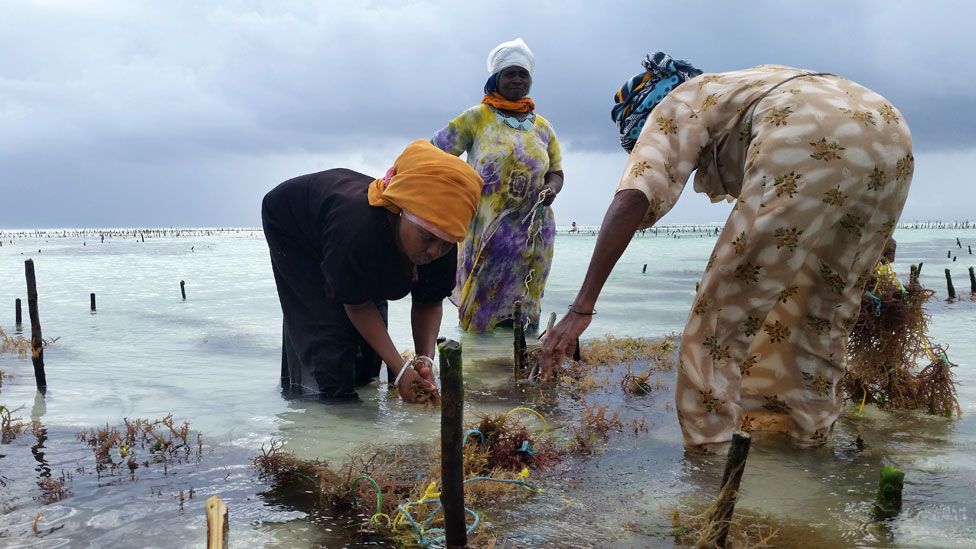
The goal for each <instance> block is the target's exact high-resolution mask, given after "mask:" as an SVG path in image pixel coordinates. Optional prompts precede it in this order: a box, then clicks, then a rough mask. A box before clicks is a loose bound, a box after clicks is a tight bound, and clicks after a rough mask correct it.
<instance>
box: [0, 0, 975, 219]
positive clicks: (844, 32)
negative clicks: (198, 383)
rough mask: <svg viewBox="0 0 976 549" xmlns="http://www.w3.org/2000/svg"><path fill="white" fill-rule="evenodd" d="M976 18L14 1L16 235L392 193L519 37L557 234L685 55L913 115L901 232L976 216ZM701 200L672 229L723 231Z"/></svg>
mask: <svg viewBox="0 0 976 549" xmlns="http://www.w3.org/2000/svg"><path fill="white" fill-rule="evenodd" d="M974 20H976V3H974V2H970V1H958V2H942V1H938V0H928V1H927V2H920V1H911V2H896V1H890V0H887V1H880V2H855V1H823V0H817V1H811V0H804V1H798V2H785V1H780V2H749V1H738V2H729V1H714V2H710V1H697V2H692V1H680V2H678V1H675V2H663V1H650V0H643V1H637V2H624V3H614V2H593V1H579V2H574V1H558V2H555V1H554V2H530V1H518V2H493V1H490V0H485V1H482V2H458V1H443V2H440V1H433V2H364V1H350V2H329V1H312V0H309V1H298V0H295V1H284V0H267V1H225V2H202V1H174V0H168V1H158V2H140V1H135V0H118V1H115V0H98V1H83V0H39V1H22V0H0V227H4V228H33V227H81V226H89V227H94V226H258V225H260V213H259V210H260V201H261V197H262V196H263V195H264V193H265V192H267V191H268V190H269V189H270V188H272V187H273V186H274V185H276V184H277V183H279V182H281V181H283V180H285V179H288V178H290V177H293V176H296V175H300V174H303V173H309V172H313V171H319V170H323V169H327V168H331V167H338V166H342V167H349V168H353V169H357V170H360V171H363V172H365V173H370V174H382V173H383V172H384V171H385V170H386V168H387V167H388V166H389V165H390V164H391V163H392V161H393V159H394V158H395V157H396V155H397V153H398V152H399V151H400V150H401V149H402V147H403V146H404V145H405V144H406V143H407V142H408V141H410V140H412V139H415V138H418V137H420V138H428V137H429V136H430V135H431V134H432V133H433V132H434V131H436V130H437V129H438V128H440V127H442V126H443V125H445V124H446V123H447V121H448V120H450V119H451V118H452V117H453V116H454V115H456V114H457V113H459V112H461V111H462V110H464V109H465V108H467V107H469V106H471V105H474V104H476V103H478V102H479V101H480V99H481V93H482V92H481V89H482V86H483V84H484V81H485V79H486V77H487V76H488V75H487V70H486V68H485V57H486V55H487V53H488V51H489V50H490V49H491V48H492V47H493V46H494V45H495V44H497V43H499V42H501V41H504V40H510V39H512V38H514V37H516V36H521V37H522V38H524V39H525V41H526V42H527V43H528V44H529V46H530V47H531V48H532V49H533V51H534V52H535V54H536V72H535V79H534V85H533V89H532V97H533V99H535V101H536V105H537V112H539V113H540V114H542V115H543V116H545V117H547V118H548V119H549V120H550V121H551V122H552V123H553V125H554V127H555V129H556V132H557V134H558V135H559V137H560V140H561V142H562V145H563V153H564V167H565V172H566V184H565V187H564V190H563V192H562V194H560V196H559V197H558V199H557V201H556V204H555V206H554V207H555V208H556V215H557V223H559V224H568V223H569V222H570V221H572V220H575V221H577V222H578V223H583V224H590V223H599V221H600V220H601V219H602V217H603V212H604V210H605V208H606V206H607V204H608V203H609V201H610V198H611V196H612V194H613V189H614V187H615V185H616V183H617V179H618V178H619V176H620V173H621V170H622V168H623V165H624V162H625V160H626V158H625V155H624V153H623V152H622V150H621V149H620V147H619V145H618V144H617V143H618V141H617V134H616V129H615V127H614V126H613V124H612V123H611V121H610V117H609V110H610V106H611V102H612V94H613V92H614V91H615V90H616V88H617V87H618V86H619V85H620V84H621V83H622V82H623V81H624V80H626V79H627V78H628V77H630V76H631V75H633V74H634V73H636V72H638V71H639V70H641V67H640V61H641V59H642V58H643V56H644V54H645V53H648V52H652V51H658V50H661V51H666V52H668V53H670V54H672V55H673V56H674V57H677V58H680V59H686V60H688V61H690V62H692V63H693V64H695V65H696V66H697V67H699V68H701V69H703V70H704V71H706V72H713V71H725V70H734V69H739V68H745V67H750V66H753V65H757V64H761V63H777V64H785V65H791V66H795V67H802V68H808V69H813V70H817V71H826V72H832V73H835V74H838V75H842V76H845V77H847V78H850V79H852V80H856V81H858V82H860V83H862V84H864V85H866V86H868V87H870V88H872V89H874V90H875V91H877V92H879V93H881V94H882V95H884V96H886V97H887V98H888V99H889V100H891V101H892V102H893V103H894V104H895V105H896V106H897V107H898V108H899V109H901V111H902V112H903V113H904V114H905V116H906V117H907V119H908V121H909V124H910V126H911V128H912V133H913V137H914V143H915V151H916V152H915V156H916V163H917V168H916V173H915V181H914V183H913V186H912V191H911V194H910V196H909V199H908V205H907V206H906V209H905V213H904V214H903V217H902V219H903V220H915V219H937V218H939V219H963V218H968V219H972V218H974V217H976V215H974V213H973V207H974V203H976V201H974V200H973V199H974V198H976V191H974V189H973V184H974V181H973V168H974V167H976V94H974V91H973V82H974V78H976V76H974V75H976V38H974V36H973V34H974V30H973V29H974V27H973V21H974ZM686 190H687V191H688V192H686V193H685V195H684V196H683V197H682V199H681V200H680V201H679V204H678V206H677V207H676V208H675V209H674V210H673V211H672V212H671V214H669V215H668V216H667V217H666V218H665V219H664V221H663V222H711V221H722V220H724V218H725V216H726V215H727V212H728V207H727V206H726V205H711V204H709V203H708V200H707V199H706V198H705V197H704V196H702V195H695V194H694V193H693V192H691V185H688V188H687V189H686Z"/></svg>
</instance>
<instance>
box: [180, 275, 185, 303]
mask: <svg viewBox="0 0 976 549" xmlns="http://www.w3.org/2000/svg"><path fill="white" fill-rule="evenodd" d="M180 293H181V294H182V295H183V301H186V282H184V281H183V280H181V281H180Z"/></svg>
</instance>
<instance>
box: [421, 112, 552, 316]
mask: <svg viewBox="0 0 976 549" xmlns="http://www.w3.org/2000/svg"><path fill="white" fill-rule="evenodd" d="M431 142H432V143H433V144H434V145H436V146H437V147H440V148H441V149H442V150H444V151H446V152H449V153H451V154H454V155H459V156H460V155H461V154H463V153H467V161H468V163H469V164H471V166H473V167H474V169H475V171H477V172H478V174H480V175H481V177H482V178H483V179H484V182H485V186H484V189H483V190H482V193H481V203H480V205H479V207H478V213H477V214H476V215H475V218H474V221H473V222H472V223H471V228H470V230H469V231H468V236H467V237H466V238H465V240H464V242H463V243H462V244H461V245H460V249H459V251H458V269H457V286H456V287H455V289H454V294H453V295H452V297H451V300H452V301H453V302H454V303H455V304H456V305H457V306H458V309H459V311H460V323H461V328H462V329H464V330H468V331H474V332H484V331H490V330H492V329H494V327H495V325H496V324H498V323H499V322H501V321H504V320H510V319H511V318H512V314H513V311H512V305H513V303H514V302H515V301H516V300H520V301H521V302H522V313H523V315H524V316H525V317H526V319H527V320H528V321H529V322H530V323H533V324H538V320H539V315H540V313H541V310H540V308H541V302H542V293H543V289H544V288H545V283H546V279H547V278H548V277H549V267H550V264H551V263H552V246H553V241H554V239H555V235H556V227H555V221H554V219H553V215H552V209H551V208H549V207H543V206H538V207H533V206H534V205H535V204H536V202H537V200H538V197H539V193H540V191H542V188H543V186H544V184H545V175H546V174H547V173H549V172H553V171H559V170H561V169H562V167H561V163H562V159H561V155H560V150H559V142H558V141H557V139H556V134H555V132H554V131H553V129H552V126H551V125H550V124H549V122H548V121H547V120H546V119H545V118H543V117H541V116H539V115H538V114H537V115H536V116H535V123H534V124H533V126H532V128H531V129H529V130H526V131H522V130H516V129H514V128H512V127H510V126H508V125H506V124H504V123H503V122H501V121H500V120H498V118H497V117H496V115H495V112H494V111H492V110H491V108H489V107H488V106H486V105H478V106H475V107H472V108H470V109H468V110H466V111H464V112H463V113H461V114H460V115H459V116H457V117H456V118H454V119H453V120H451V122H450V123H449V124H448V125H447V127H445V128H443V129H441V130H439V131H438V132H437V133H435V134H434V137H433V139H431ZM526 280H528V283H526Z"/></svg>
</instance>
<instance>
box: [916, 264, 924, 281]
mask: <svg viewBox="0 0 976 549" xmlns="http://www.w3.org/2000/svg"><path fill="white" fill-rule="evenodd" d="M922 265H925V262H924V261H919V262H918V269H917V270H916V271H915V280H916V281H917V282H918V283H919V284H921V283H922Z"/></svg>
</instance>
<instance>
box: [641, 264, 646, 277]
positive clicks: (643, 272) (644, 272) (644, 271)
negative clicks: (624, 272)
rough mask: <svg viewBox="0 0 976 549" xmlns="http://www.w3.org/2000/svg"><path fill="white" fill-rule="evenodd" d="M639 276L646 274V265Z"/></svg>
mask: <svg viewBox="0 0 976 549" xmlns="http://www.w3.org/2000/svg"><path fill="white" fill-rule="evenodd" d="M641 274H647V263H645V264H644V270H642V271H641Z"/></svg>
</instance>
